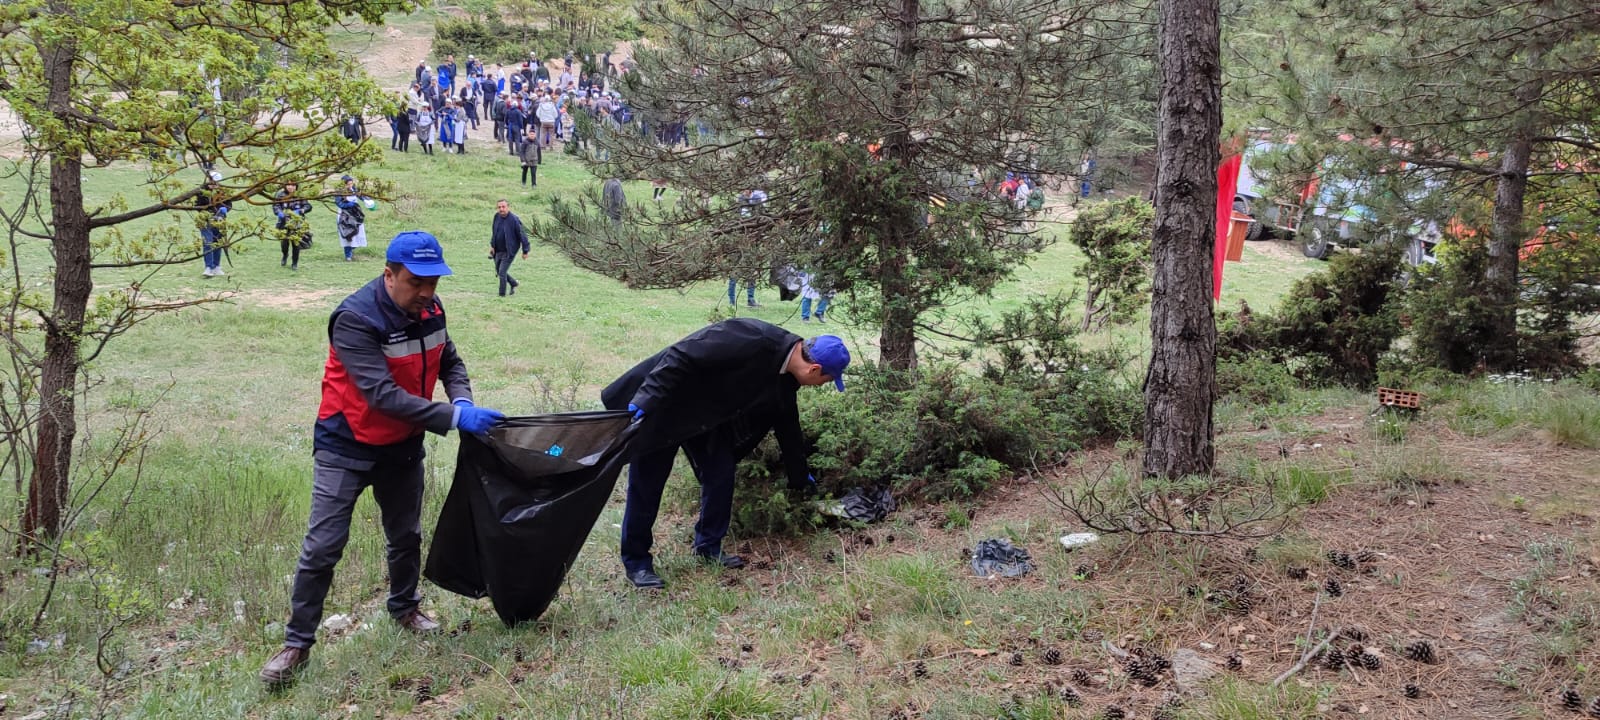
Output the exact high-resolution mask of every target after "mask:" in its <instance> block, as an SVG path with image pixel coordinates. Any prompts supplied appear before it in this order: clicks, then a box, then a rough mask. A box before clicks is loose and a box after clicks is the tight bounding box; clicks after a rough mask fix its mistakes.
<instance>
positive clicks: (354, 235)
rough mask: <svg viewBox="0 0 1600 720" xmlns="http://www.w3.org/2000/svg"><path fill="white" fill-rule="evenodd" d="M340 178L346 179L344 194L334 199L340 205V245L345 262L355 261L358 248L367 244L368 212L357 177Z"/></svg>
mask: <svg viewBox="0 0 1600 720" xmlns="http://www.w3.org/2000/svg"><path fill="white" fill-rule="evenodd" d="M339 179H340V180H343V181H344V194H343V195H339V196H338V197H336V198H334V201H333V204H334V205H336V206H338V207H339V220H338V227H339V246H340V247H342V248H344V260H345V262H353V261H355V259H356V256H355V252H356V248H363V247H366V246H367V213H366V211H365V210H364V209H363V208H362V205H363V204H364V200H365V198H363V197H361V191H360V190H357V189H356V179H355V178H353V177H350V176H349V175H345V176H343V177H341V178H339Z"/></svg>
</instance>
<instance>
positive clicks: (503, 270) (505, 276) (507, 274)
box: [494, 252, 522, 295]
mask: <svg viewBox="0 0 1600 720" xmlns="http://www.w3.org/2000/svg"><path fill="white" fill-rule="evenodd" d="M515 259H517V254H516V253H515V252H508V253H498V252H497V253H495V254H494V274H495V275H498V276H499V277H500V294H501V295H504V294H506V288H507V287H508V286H509V287H510V288H511V290H512V292H515V291H516V289H517V286H518V285H521V284H522V283H519V282H517V279H516V278H514V277H511V261H512V260H515Z"/></svg>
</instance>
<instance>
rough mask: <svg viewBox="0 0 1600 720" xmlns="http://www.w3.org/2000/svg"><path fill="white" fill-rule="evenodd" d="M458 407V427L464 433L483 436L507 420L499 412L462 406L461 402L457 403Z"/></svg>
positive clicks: (503, 414)
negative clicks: (496, 424)
mask: <svg viewBox="0 0 1600 720" xmlns="http://www.w3.org/2000/svg"><path fill="white" fill-rule="evenodd" d="M456 407H457V408H459V409H458V410H457V412H458V415H457V416H456V427H457V428H458V429H460V430H461V431H462V432H469V433H472V434H473V435H482V434H484V433H486V432H488V431H489V428H492V427H494V426H495V423H498V422H500V421H501V420H504V419H506V416H505V413H502V412H500V411H499V410H490V409H489V408H481V407H475V406H472V405H462V404H461V403H460V402H457V403H456Z"/></svg>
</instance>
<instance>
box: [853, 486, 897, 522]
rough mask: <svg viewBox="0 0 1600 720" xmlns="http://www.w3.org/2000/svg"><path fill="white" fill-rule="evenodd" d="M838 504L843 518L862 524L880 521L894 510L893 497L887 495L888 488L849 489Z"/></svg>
mask: <svg viewBox="0 0 1600 720" xmlns="http://www.w3.org/2000/svg"><path fill="white" fill-rule="evenodd" d="M839 504H840V505H841V506H842V507H843V508H844V514H845V517H847V518H850V519H851V520H854V521H856V522H864V523H873V522H877V521H879V520H882V519H883V518H884V516H885V515H888V514H889V513H892V512H894V508H895V502H894V496H893V495H890V494H889V488H882V489H879V490H867V489H865V488H851V490H850V492H848V493H845V496H844V497H842V498H839Z"/></svg>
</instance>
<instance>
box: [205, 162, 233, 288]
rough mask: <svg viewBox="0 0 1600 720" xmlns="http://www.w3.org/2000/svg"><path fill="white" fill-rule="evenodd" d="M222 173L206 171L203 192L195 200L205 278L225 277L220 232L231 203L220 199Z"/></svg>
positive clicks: (231, 206) (225, 222)
mask: <svg viewBox="0 0 1600 720" xmlns="http://www.w3.org/2000/svg"><path fill="white" fill-rule="evenodd" d="M221 182H222V173H219V172H217V171H215V170H208V171H206V185H205V190H204V191H203V192H201V193H200V196H199V197H198V198H196V202H197V204H198V206H199V209H200V254H201V257H203V258H204V259H205V265H206V269H205V271H204V272H202V273H200V274H201V275H203V276H205V277H221V276H223V275H227V273H225V272H223V271H222V250H223V242H222V231H223V228H224V226H225V225H226V224H227V220H228V211H230V210H232V209H233V203H232V202H231V201H228V200H223V199H222V197H221V196H222V194H223V193H222V187H221V185H219V183H221Z"/></svg>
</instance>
